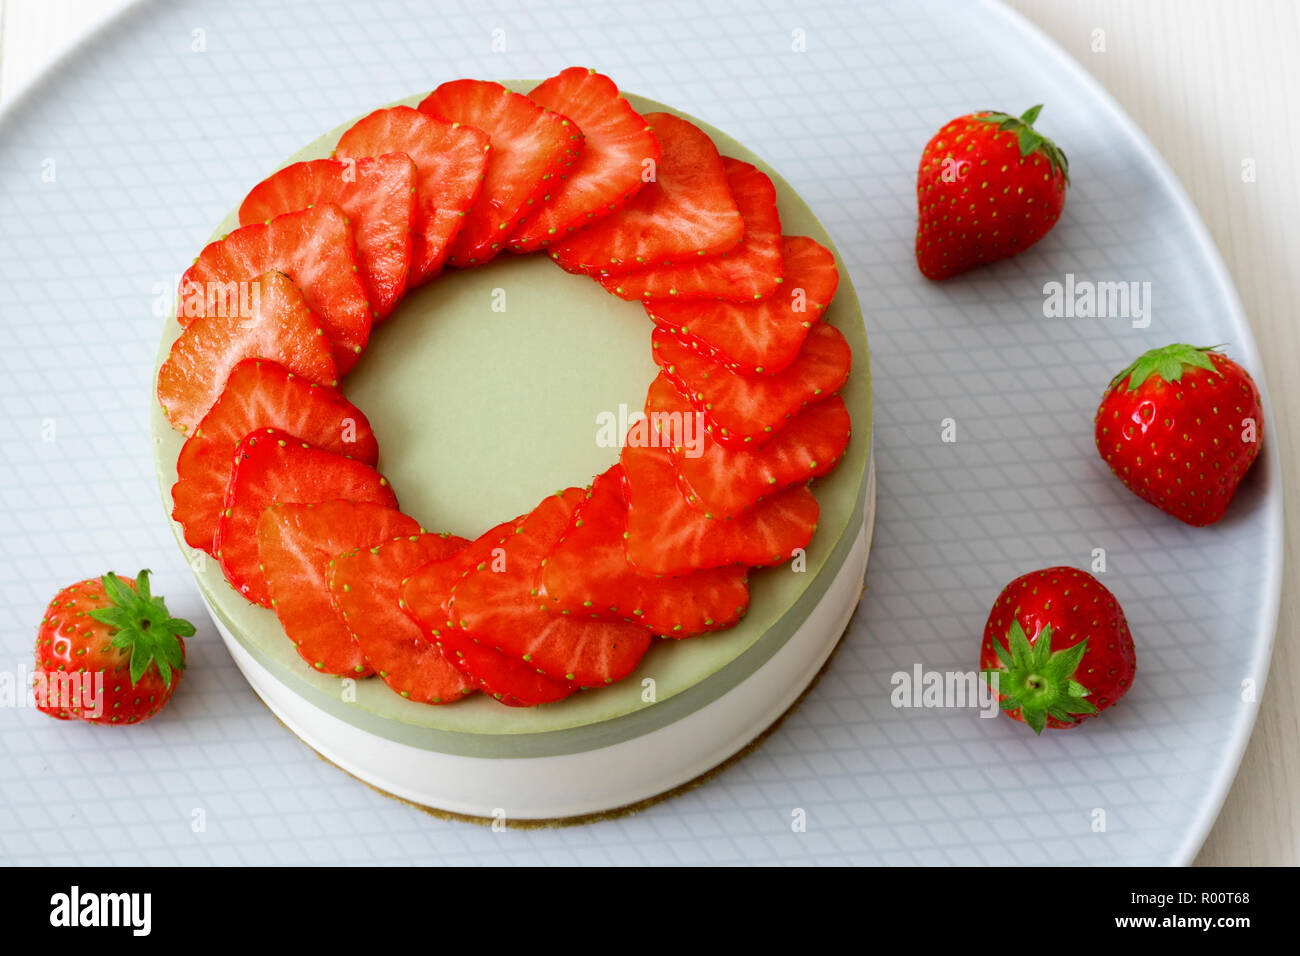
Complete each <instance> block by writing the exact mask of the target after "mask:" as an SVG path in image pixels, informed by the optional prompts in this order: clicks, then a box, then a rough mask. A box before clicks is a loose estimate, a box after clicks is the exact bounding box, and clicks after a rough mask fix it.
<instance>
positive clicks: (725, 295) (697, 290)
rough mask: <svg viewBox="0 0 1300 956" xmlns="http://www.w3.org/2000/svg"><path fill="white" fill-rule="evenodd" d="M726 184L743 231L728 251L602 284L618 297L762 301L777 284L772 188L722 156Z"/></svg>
mask: <svg viewBox="0 0 1300 956" xmlns="http://www.w3.org/2000/svg"><path fill="white" fill-rule="evenodd" d="M722 165H723V167H724V168H725V169H726V172H727V186H728V187H729V188H730V189H731V195H732V196H734V197H735V199H736V204H737V206H738V207H739V208H740V215H741V217H742V218H743V219H744V221H745V235H744V238H743V239H742V240H741V241H740V245H738V246H736V247H735V248H734V249H732V250H730V251H729V252H726V253H723V254H722V255H720V256H713V257H711V258H706V259H698V261H694V262H689V261H688V262H685V263H683V264H681V265H678V266H671V267H667V268H650V269H636V270H633V271H632V272H624V273H620V274H619V275H611V276H605V277H604V278H602V279H601V280H600V284H601V285H603V286H604V287H605V288H606V289H607V290H609V291H610V292H612V293H614V294H615V295H616V296H618V297H619V298H621V299H645V300H659V299H669V300H671V299H681V300H688V299H689V300H699V299H712V300H718V299H722V300H725V301H728V302H753V301H754V300H756V299H766V298H767V297H768V296H770V295H771V294H772V293H773V292H775V291H776V289H777V286H778V285H780V283H781V217H780V215H779V214H778V213H777V211H776V188H775V187H774V186H773V185H772V180H770V179H768V178H767V174H766V173H764V172H762V171H760V170H758V169H756V168H755V167H753V166H751V165H750V164H749V163H744V162H741V161H740V160H738V159H732V158H731V157H730V156H723V157H722Z"/></svg>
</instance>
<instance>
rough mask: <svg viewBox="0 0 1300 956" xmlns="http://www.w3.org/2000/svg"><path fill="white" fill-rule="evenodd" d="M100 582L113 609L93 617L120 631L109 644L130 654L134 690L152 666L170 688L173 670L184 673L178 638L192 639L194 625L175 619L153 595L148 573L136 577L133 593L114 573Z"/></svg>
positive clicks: (93, 614) (98, 610)
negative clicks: (127, 650) (128, 651)
mask: <svg viewBox="0 0 1300 956" xmlns="http://www.w3.org/2000/svg"><path fill="white" fill-rule="evenodd" d="M100 580H101V581H102V582H103V584H104V593H105V594H106V595H107V596H108V599H109V601H111V602H112V606H111V607H104V608H97V609H95V610H93V611H91V612H90V616H91V617H93V618H94V619H95V620H96V621H99V622H100V623H102V624H107V625H109V626H110V627H113V628H116V629H117V630H116V633H114V634H113V637H112V639H111V640H110V641H109V643H110V644H112V645H113V646H114V647H117V648H121V649H124V650H126V649H129V650H130V651H131V686H132V687H134V686H135V685H136V684H137V683H139V681H140V678H141V677H143V676H144V672H145V671H147V670H148V669H149V665H150V664H153V665H154V666H156V667H157V668H158V673H159V674H160V675H161V676H162V679H163V683H164V684H166V685H167V686H169V687H170V686H171V682H172V668H175V669H176V670H184V669H185V656H184V654H182V653H181V644H180V641H179V640H177V638H178V637H192V636H193V634H194V625H193V624H191V623H190V622H189V621H184V620H181V619H180V618H176V617H172V616H171V615H170V614H169V613H168V612H167V605H166V604H164V603H163V599H162V598H161V597H154V596H153V595H152V594H150V592H149V572H148V571H147V570H146V571H141V572H140V574H139V576H138V577H136V580H135V588H134V589H133V588H131V587H130V586H128V585H127V584H126V583H125V582H124V581H123V580H122V579H121V578H119V577H118V576H117V575H116V574H114V573H113V572H112V571H110V572H108V574H106V575H104V576H103V577H102V578H101V579H100Z"/></svg>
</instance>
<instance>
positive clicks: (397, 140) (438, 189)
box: [334, 106, 488, 288]
mask: <svg viewBox="0 0 1300 956" xmlns="http://www.w3.org/2000/svg"><path fill="white" fill-rule="evenodd" d="M487 151H488V137H487V134H486V133H484V132H483V131H482V130H477V129H473V128H471V127H469V126H458V125H456V124H455V123H448V122H446V121H444V120H440V119H435V118H434V117H432V116H428V115H426V114H424V113H421V112H420V111H419V110H416V109H412V108H411V107H409V106H393V107H390V108H388V109H382V110H375V111H374V112H373V113H371V114H369V115H368V116H364V117H362V118H361V119H359V120H357V122H355V123H354V124H352V126H351V127H349V128H348V130H347V132H345V133H344V134H343V135H342V136H341V137H340V138H339V142H338V145H337V146H335V147H334V158H335V159H342V160H346V159H360V158H362V157H364V156H381V155H383V154H385V153H393V152H399V153H405V154H406V155H407V156H409V157H411V160H412V162H414V163H415V168H416V183H415V214H414V218H413V219H412V221H411V274H410V277H409V280H408V285H409V286H410V287H412V288H414V287H415V286H417V285H419V284H420V283H422V282H427V281H428V280H429V279H432V278H433V277H434V276H436V275H437V274H438V273H439V272H441V271H442V264H443V262H444V261H445V260H446V258H447V253H448V252H449V251H450V250H451V244H452V242H453V241H454V240H455V238H456V236H458V235H459V234H460V231H461V229H462V228H463V227H464V225H465V217H466V215H467V214H468V213H469V210H470V209H471V207H473V205H474V202H475V200H477V199H478V195H479V191H480V190H481V189H482V188H483V174H484V172H485V171H486V169H487V161H488V158H487Z"/></svg>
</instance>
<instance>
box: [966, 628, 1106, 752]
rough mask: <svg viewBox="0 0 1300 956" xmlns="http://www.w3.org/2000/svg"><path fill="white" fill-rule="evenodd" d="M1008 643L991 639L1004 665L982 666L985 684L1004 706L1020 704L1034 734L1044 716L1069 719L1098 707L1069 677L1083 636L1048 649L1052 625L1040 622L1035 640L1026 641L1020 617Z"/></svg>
mask: <svg viewBox="0 0 1300 956" xmlns="http://www.w3.org/2000/svg"><path fill="white" fill-rule="evenodd" d="M1007 643H1008V645H1009V646H1010V650H1008V649H1007V648H1006V647H1003V646H1002V643H1001V642H1000V641H997V640H994V641H993V650H994V652H995V653H996V654H997V655H998V660H1000V661H1001V662H1002V665H1003V666H1002V667H989V668H986V669H985V670H984V672H983V673H984V680H985V681H987V682H988V684H989V686H990V687H992V688H993V689H994V690H995V691H997V692H998V693H1001V694H1004V695H1005V696H1004V697H1003V699H1002V701H1001V703H1000V705H999V706H1001V708H1002V709H1003V710H1008V711H1010V710H1016V709H1019V711H1020V716H1021V717H1023V718H1024V721H1025V723H1026V724H1028V725H1029V726H1030V727H1032V728H1033V731H1034V733H1036V734H1041V733H1042V732H1043V728H1044V727H1046V726H1047V718H1048V717H1055V718H1056V719H1057V720H1059V721H1060V722H1061V723H1064V724H1072V723H1074V717H1073V715H1074V714H1095V713H1097V708H1096V707H1094V706H1093V705H1092V704H1091V703H1090V702H1089V701H1087V700H1084V698H1085V697H1087V696H1088V694H1089V693H1091V692H1090V691H1089V690H1088V688H1086V687H1084V686H1083V685H1082V684H1080V683H1079V682H1078V681H1076V680H1075V679H1074V672H1075V671H1076V670H1078V667H1079V662H1080V661H1081V660H1083V655H1084V652H1085V651H1087V649H1088V641H1087V639H1084V640H1082V641H1080V642H1079V643H1078V644H1075V645H1074V646H1073V647H1067V648H1066V649H1065V650H1063V651H1057V652H1056V653H1055V654H1053V653H1052V628H1051V625H1048V626H1046V627H1044V628H1043V629H1042V631H1040V632H1039V634H1038V640H1036V641H1035V642H1034V643H1033V644H1030V643H1029V639H1028V638H1027V637H1025V632H1024V629H1023V628H1021V626H1020V621H1019V620H1018V619H1013V620H1012V622H1011V630H1010V632H1009V633H1008V634H1007ZM994 675H996V681H995V679H994Z"/></svg>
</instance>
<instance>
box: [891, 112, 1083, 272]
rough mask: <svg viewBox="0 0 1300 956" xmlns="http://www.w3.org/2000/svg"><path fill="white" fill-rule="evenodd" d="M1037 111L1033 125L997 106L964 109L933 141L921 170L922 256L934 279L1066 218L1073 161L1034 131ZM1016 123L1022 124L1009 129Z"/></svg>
mask: <svg viewBox="0 0 1300 956" xmlns="http://www.w3.org/2000/svg"><path fill="white" fill-rule="evenodd" d="M1031 114H1032V117H1031V118H1030V124H1031V125H1030V127H1029V128H1026V126H1025V125H1024V124H1023V123H1022V122H1021V121H1020V120H1017V119H1015V118H1014V117H1007V116H1006V114H995V113H991V112H989V111H983V112H978V113H970V114H968V115H966V116H959V117H957V118H956V119H954V120H952V121H951V122H949V123H947V124H945V125H944V127H943V128H942V129H941V130H939V132H938V133H936V134H935V135H934V136H933V137H932V138H931V139H930V141H929V142H928V143H926V145H925V149H924V150H923V151H922V153H921V163H920V168H919V169H918V170H917V177H916V198H917V206H918V224H917V231H916V261H917V265H918V266H919V267H920V270H921V273H922V275H924V276H925V277H926V278H927V279H946V278H948V277H949V276H953V275H956V274H957V273H959V272H965V271H966V270H967V269H971V268H974V267H975V266H978V265H982V264H984V263H988V262H993V261H995V260H997V259H1003V258H1006V257H1007V256H1013V255H1015V254H1016V253H1018V252H1021V251H1023V250H1024V249H1027V248H1029V247H1030V246H1032V245H1033V244H1034V243H1036V242H1038V241H1039V240H1040V239H1042V238H1043V236H1045V235H1047V233H1048V232H1049V231H1050V230H1051V228H1052V227H1053V226H1055V225H1056V222H1057V220H1058V219H1060V217H1061V211H1062V209H1064V207H1065V194H1066V187H1067V185H1068V183H1069V173H1068V165H1066V164H1065V160H1064V154H1062V153H1061V152H1060V151H1059V150H1058V149H1056V147H1055V146H1054V144H1052V143H1051V141H1050V140H1046V139H1043V138H1042V137H1041V135H1039V134H1037V133H1036V132H1034V131H1033V130H1032V121H1033V119H1036V118H1037V108H1035V109H1033V110H1030V111H1029V112H1027V113H1026V114H1025V115H1026V116H1027V117H1029V116H1031ZM989 117H992V118H993V119H995V120H997V119H1001V120H1002V121H1001V122H991V121H989ZM1022 119H1023V117H1022ZM1008 123H1014V124H1015V125H1014V126H1013V127H1012V128H1010V129H1006V128H1003V127H1004V126H1006V125H1007V124H1008ZM1026 145H1028V146H1032V147H1033V149H1032V151H1031V152H1030V153H1029V154H1028V155H1025V154H1024V153H1023V152H1022V150H1023V148H1024V147H1025V146H1026Z"/></svg>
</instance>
